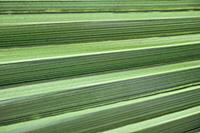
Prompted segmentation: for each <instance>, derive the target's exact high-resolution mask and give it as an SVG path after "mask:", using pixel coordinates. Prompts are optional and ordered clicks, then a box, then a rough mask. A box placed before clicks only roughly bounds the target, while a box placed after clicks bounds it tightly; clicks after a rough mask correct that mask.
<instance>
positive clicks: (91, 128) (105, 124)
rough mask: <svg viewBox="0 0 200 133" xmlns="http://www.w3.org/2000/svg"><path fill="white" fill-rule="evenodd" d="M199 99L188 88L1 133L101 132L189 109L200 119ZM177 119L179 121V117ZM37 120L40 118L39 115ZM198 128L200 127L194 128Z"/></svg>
mask: <svg viewBox="0 0 200 133" xmlns="http://www.w3.org/2000/svg"><path fill="white" fill-rule="evenodd" d="M199 95H200V91H199V86H195V87H189V88H186V89H183V90H178V91H173V92H167V93H164V94H158V95H154V96H149V97H144V98H140V99H136V100H129V101H124V102H123V101H122V102H118V103H115V104H111V105H106V106H101V107H97V108H92V109H87V110H82V111H78V112H72V113H68V114H62V115H57V116H53V117H48V118H44V119H39V120H34V121H28V122H23V123H19V124H14V125H9V126H3V127H1V131H2V132H4V133H6V132H13V131H14V132H16V133H24V132H30V133H31V132H34V133H37V132H49V133H51V132H52V133H55V132H61V131H66V132H100V131H101V132H102V131H105V130H109V129H113V128H117V127H120V126H125V125H128V124H130V123H135V124H137V123H138V122H141V121H145V120H148V119H153V118H157V117H160V116H162V115H167V114H169V113H175V112H178V111H181V110H183V109H189V108H191V109H189V111H188V110H186V111H185V112H186V113H190V114H187V115H192V114H197V116H198V117H199V115H198V114H199V110H196V109H199V107H198V105H199V104H198V103H199V98H198V97H199ZM195 106H196V108H195ZM193 107H194V108H193ZM191 110H192V112H193V113H192V112H191ZM185 112H181V113H182V115H183V114H184V115H185ZM175 115H176V116H177V117H180V115H179V113H178V114H175ZM172 116H173V114H172ZM35 117H37V115H36V116H35ZM182 117H183V116H182ZM193 119H194V118H193ZM197 120H199V119H197ZM194 125H195V124H194ZM197 126H198V125H196V126H194V127H197ZM175 129H176V128H175ZM184 131H185V130H184Z"/></svg>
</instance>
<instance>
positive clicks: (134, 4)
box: [0, 0, 200, 14]
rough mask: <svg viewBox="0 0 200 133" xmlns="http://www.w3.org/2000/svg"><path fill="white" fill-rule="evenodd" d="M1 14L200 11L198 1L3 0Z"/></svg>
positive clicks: (0, 7) (0, 6)
mask: <svg viewBox="0 0 200 133" xmlns="http://www.w3.org/2000/svg"><path fill="white" fill-rule="evenodd" d="M0 3H1V4H0V13H9V14H11V13H60V12H64V13H72V12H74V13H84V12H149V11H188V10H199V9H200V8H199V5H200V2H199V1H198V0H173V1H171V0H123V1H121V0H117V1H116V0H103V1H102V0H101V1H100V0H92V1H88V0H82V1H68V0H59V1H46V0H42V1H38V0H33V1H32V0H31V1H28V0H25V1H22V0H12V1H10V0H8V1H7V0H1V1H0Z"/></svg>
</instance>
